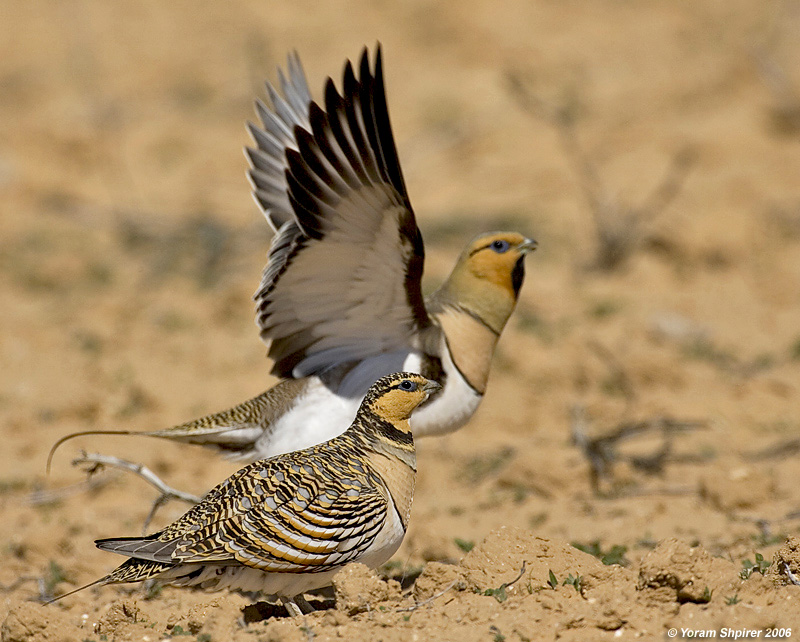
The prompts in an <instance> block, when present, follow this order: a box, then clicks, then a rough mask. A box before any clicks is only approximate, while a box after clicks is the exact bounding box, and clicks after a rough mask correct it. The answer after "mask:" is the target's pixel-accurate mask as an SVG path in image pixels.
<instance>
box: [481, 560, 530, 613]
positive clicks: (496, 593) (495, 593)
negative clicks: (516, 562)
mask: <svg viewBox="0 0 800 642" xmlns="http://www.w3.org/2000/svg"><path fill="white" fill-rule="evenodd" d="M527 565H528V563H527V562H522V568H521V569H519V574H518V575H517V576H516V577H515V578H514V579H513V580H511V581H510V582H503V583H502V584H501V585H500V586H499V587H497V588H492V589H486V590H484V591H483V595H491V596H492V597H493V598H494V599H496V600H497V601H498V602H500V603H501V604H502V603H503V602H505V601H506V600H507V599H508V594H507V593H506V589H507V588H508V587H510V586H511V585H512V584H515V583H516V582H517V581H518V580H519V579H520V578H521V577H522V576H523V575H525V567H526V566H527Z"/></svg>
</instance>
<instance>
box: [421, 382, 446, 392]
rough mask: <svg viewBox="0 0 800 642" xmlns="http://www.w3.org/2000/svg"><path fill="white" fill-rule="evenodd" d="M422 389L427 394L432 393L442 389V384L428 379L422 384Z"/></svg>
mask: <svg viewBox="0 0 800 642" xmlns="http://www.w3.org/2000/svg"><path fill="white" fill-rule="evenodd" d="M422 389H423V390H424V391H425V392H427V393H428V394H429V395H432V394H434V393H436V392H439V390H441V389H442V384H440V383H436V382H435V381H430V380H428V381H427V382H426V383H424V384H422Z"/></svg>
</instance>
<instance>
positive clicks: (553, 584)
mask: <svg viewBox="0 0 800 642" xmlns="http://www.w3.org/2000/svg"><path fill="white" fill-rule="evenodd" d="M547 584H548V585H549V586H550V588H551V589H553V590H554V591H555V590H556V589H557V588H558V578H556V574H555V573H553V571H552V570H550V571H549V572H548V578H547Z"/></svg>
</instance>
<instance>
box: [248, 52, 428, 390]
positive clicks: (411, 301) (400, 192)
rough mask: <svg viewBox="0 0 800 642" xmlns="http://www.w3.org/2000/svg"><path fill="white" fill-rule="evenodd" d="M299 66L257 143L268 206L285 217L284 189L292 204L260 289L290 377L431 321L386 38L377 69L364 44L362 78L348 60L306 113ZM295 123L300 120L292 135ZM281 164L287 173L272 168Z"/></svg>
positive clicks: (282, 368)
mask: <svg viewBox="0 0 800 642" xmlns="http://www.w3.org/2000/svg"><path fill="white" fill-rule="evenodd" d="M297 69H299V64H298V65H297V66H296V69H295V71H293V72H290V77H292V78H293V80H292V82H290V83H288V84H285V86H284V92H285V93H286V100H285V101H284V100H281V99H280V98H277V97H274V96H273V98H272V100H273V105H274V113H262V120H263V122H264V131H260V132H258V133H256V132H257V131H258V130H256V132H254V134H253V136H254V139H255V141H256V144H257V145H258V150H251V151H250V153H249V156H250V159H251V163H252V164H253V170H252V172H251V178H252V180H253V183H254V185H255V195H256V198H257V200H258V201H259V203H261V205H262V207H263V208H264V209H265V213H266V214H267V215H268V216H270V217H271V218H272V219H273V220H276V219H277V218H278V217H276V215H275V213H276V212H277V213H279V214H282V213H283V212H284V208H285V204H286V201H284V200H283V197H284V196H285V197H286V200H287V201H288V203H289V204H290V207H291V216H292V218H291V219H290V220H285V221H284V222H282V223H281V226H280V229H279V231H278V234H277V235H276V237H275V238H274V240H273V243H272V246H271V248H270V253H269V262H268V264H267V267H266V268H265V270H264V274H263V278H262V281H261V286H260V288H259V290H258V291H257V292H256V294H255V296H254V298H255V300H256V307H257V324H258V326H259V328H260V330H261V338H262V339H263V340H264V341H265V342H270V349H269V356H270V357H271V358H272V359H274V361H275V366H274V368H273V373H274V374H277V375H279V376H283V377H288V376H294V377H300V376H306V375H310V374H315V373H318V372H320V371H322V370H324V369H326V368H328V367H330V366H333V365H336V364H339V363H342V362H347V361H354V360H359V359H363V358H366V357H369V356H373V355H379V354H383V353H386V352H394V351H397V350H402V349H408V348H413V347H418V346H416V345H415V340H414V337H415V335H416V333H417V332H418V331H419V330H421V329H422V328H424V327H426V326H427V325H428V324H429V323H430V321H429V319H428V316H427V313H426V311H425V306H424V303H423V298H422V292H421V285H420V281H421V277H422V264H423V259H424V249H423V244H422V237H421V234H420V232H419V228H418V227H417V224H416V220H415V218H414V213H413V211H412V209H411V205H410V203H409V200H408V195H407V193H406V188H405V183H404V181H403V176H402V172H401V170H400V164H399V160H398V158H397V151H396V149H395V145H394V139H393V136H392V131H391V126H390V123H389V114H388V110H387V107H386V97H385V92H384V84H383V72H382V65H381V52H380V49H378V52H377V55H376V61H375V70H374V72H373V71H372V70H371V69H370V62H369V55H368V52H367V51H366V49H365V50H364V53H363V54H362V57H361V61H360V65H359V77H358V78H356V75H355V73H354V72H353V67H352V65H351V64H350V62H348V63H347V65H346V67H345V71H344V85H343V93H342V94H339V92H338V90H337V89H336V87H335V85H334V83H333V81H332V80H331V79H328V82H327V84H326V88H325V101H324V107H323V106H320V105H319V104H317V103H316V102H313V101H309V102H307V105H306V106H307V113H306V114H300V113H299V111H298V110H299V106H300V105H301V104H302V103H303V101H304V100H305V95H306V94H304V93H303V92H302V91H301V90H300V89H298V88H299V87H305V86H306V85H305V81H304V80H301V79H298V78H296V75H297V73H296V72H297ZM299 73H300V74H302V72H299ZM272 93H274V92H271V95H272ZM284 125H285V126H287V127H288V126H290V125H293V131H292V133H293V138H292V137H290V136H286V132H285V131H283V129H282V126H284ZM251 131H253V129H251ZM281 167H283V168H285V171H284V175H283V178H284V179H285V183H282V182H281V181H280V178H275V176H276V175H275V174H274V173H273V174H268V172H267V171H265V170H264V168H281ZM270 171H271V170H270ZM268 176H271V177H272V178H270V179H268ZM282 188H285V192H281V189H282ZM280 220H283V219H282V218H281V219H280Z"/></svg>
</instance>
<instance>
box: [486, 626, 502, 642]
mask: <svg viewBox="0 0 800 642" xmlns="http://www.w3.org/2000/svg"><path fill="white" fill-rule="evenodd" d="M489 633H491V634H492V635H493V636H494V637H493V638H492V641H493V642H503V641H504V640H505V639H506V636H505V635H503V634H502V633H501V632H500V629H498V628H497V627H496V626H494V625H492V626H490V627H489Z"/></svg>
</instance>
